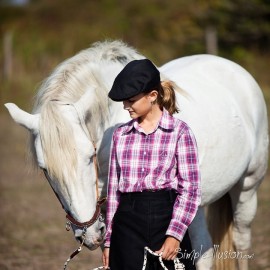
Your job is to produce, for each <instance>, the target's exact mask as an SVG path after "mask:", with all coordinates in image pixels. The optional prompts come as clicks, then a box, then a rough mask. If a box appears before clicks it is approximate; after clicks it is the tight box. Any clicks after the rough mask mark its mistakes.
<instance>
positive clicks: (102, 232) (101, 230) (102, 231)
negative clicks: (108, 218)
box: [100, 225, 106, 235]
mask: <svg viewBox="0 0 270 270" xmlns="http://www.w3.org/2000/svg"><path fill="white" fill-rule="evenodd" d="M105 229H106V228H105V226H104V225H103V226H101V227H100V233H101V234H102V235H104V234H105Z"/></svg>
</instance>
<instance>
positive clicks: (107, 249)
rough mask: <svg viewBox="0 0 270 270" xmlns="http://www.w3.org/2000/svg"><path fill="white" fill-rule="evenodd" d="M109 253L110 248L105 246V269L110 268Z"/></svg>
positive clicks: (103, 255) (103, 259)
mask: <svg viewBox="0 0 270 270" xmlns="http://www.w3.org/2000/svg"><path fill="white" fill-rule="evenodd" d="M109 253H110V248H108V247H105V248H104V250H103V254H102V261H103V266H104V268H105V269H108V268H109Z"/></svg>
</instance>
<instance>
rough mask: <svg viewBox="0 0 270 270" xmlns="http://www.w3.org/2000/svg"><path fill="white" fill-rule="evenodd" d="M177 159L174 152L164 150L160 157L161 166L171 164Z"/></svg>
mask: <svg viewBox="0 0 270 270" xmlns="http://www.w3.org/2000/svg"><path fill="white" fill-rule="evenodd" d="M174 157H175V153H174V152H173V151H168V150H164V151H162V152H161V154H160V155H159V164H170V163H171V162H172V160H173V158H174Z"/></svg>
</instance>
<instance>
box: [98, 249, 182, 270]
mask: <svg viewBox="0 0 270 270" xmlns="http://www.w3.org/2000/svg"><path fill="white" fill-rule="evenodd" d="M147 252H149V253H150V254H152V255H154V256H156V257H158V260H159V263H160V265H161V267H162V268H163V269H164V270H168V268H167V267H166V266H165V265H164V263H163V260H162V252H161V253H159V254H158V253H155V252H154V251H152V250H151V249H150V248H149V247H144V258H143V267H142V270H145V268H146V264H147ZM173 262H174V269H175V270H185V266H184V264H183V263H181V262H180V260H179V258H177V257H176V258H175V259H174V260H173ZM102 269H106V268H105V267H104V266H99V267H97V268H94V269H93V270H102ZM107 269H110V268H107Z"/></svg>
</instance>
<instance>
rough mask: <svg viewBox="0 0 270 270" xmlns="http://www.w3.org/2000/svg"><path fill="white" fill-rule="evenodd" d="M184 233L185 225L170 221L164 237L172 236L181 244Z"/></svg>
mask: <svg viewBox="0 0 270 270" xmlns="http://www.w3.org/2000/svg"><path fill="white" fill-rule="evenodd" d="M186 231H187V226H186V225H185V224H183V223H180V222H177V221H175V220H172V221H171V223H170V225H169V227H168V229H167V231H166V235H169V236H173V237H174V238H176V239H177V240H179V241H180V242H181V241H182V240H183V238H184V235H185V233H186Z"/></svg>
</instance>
